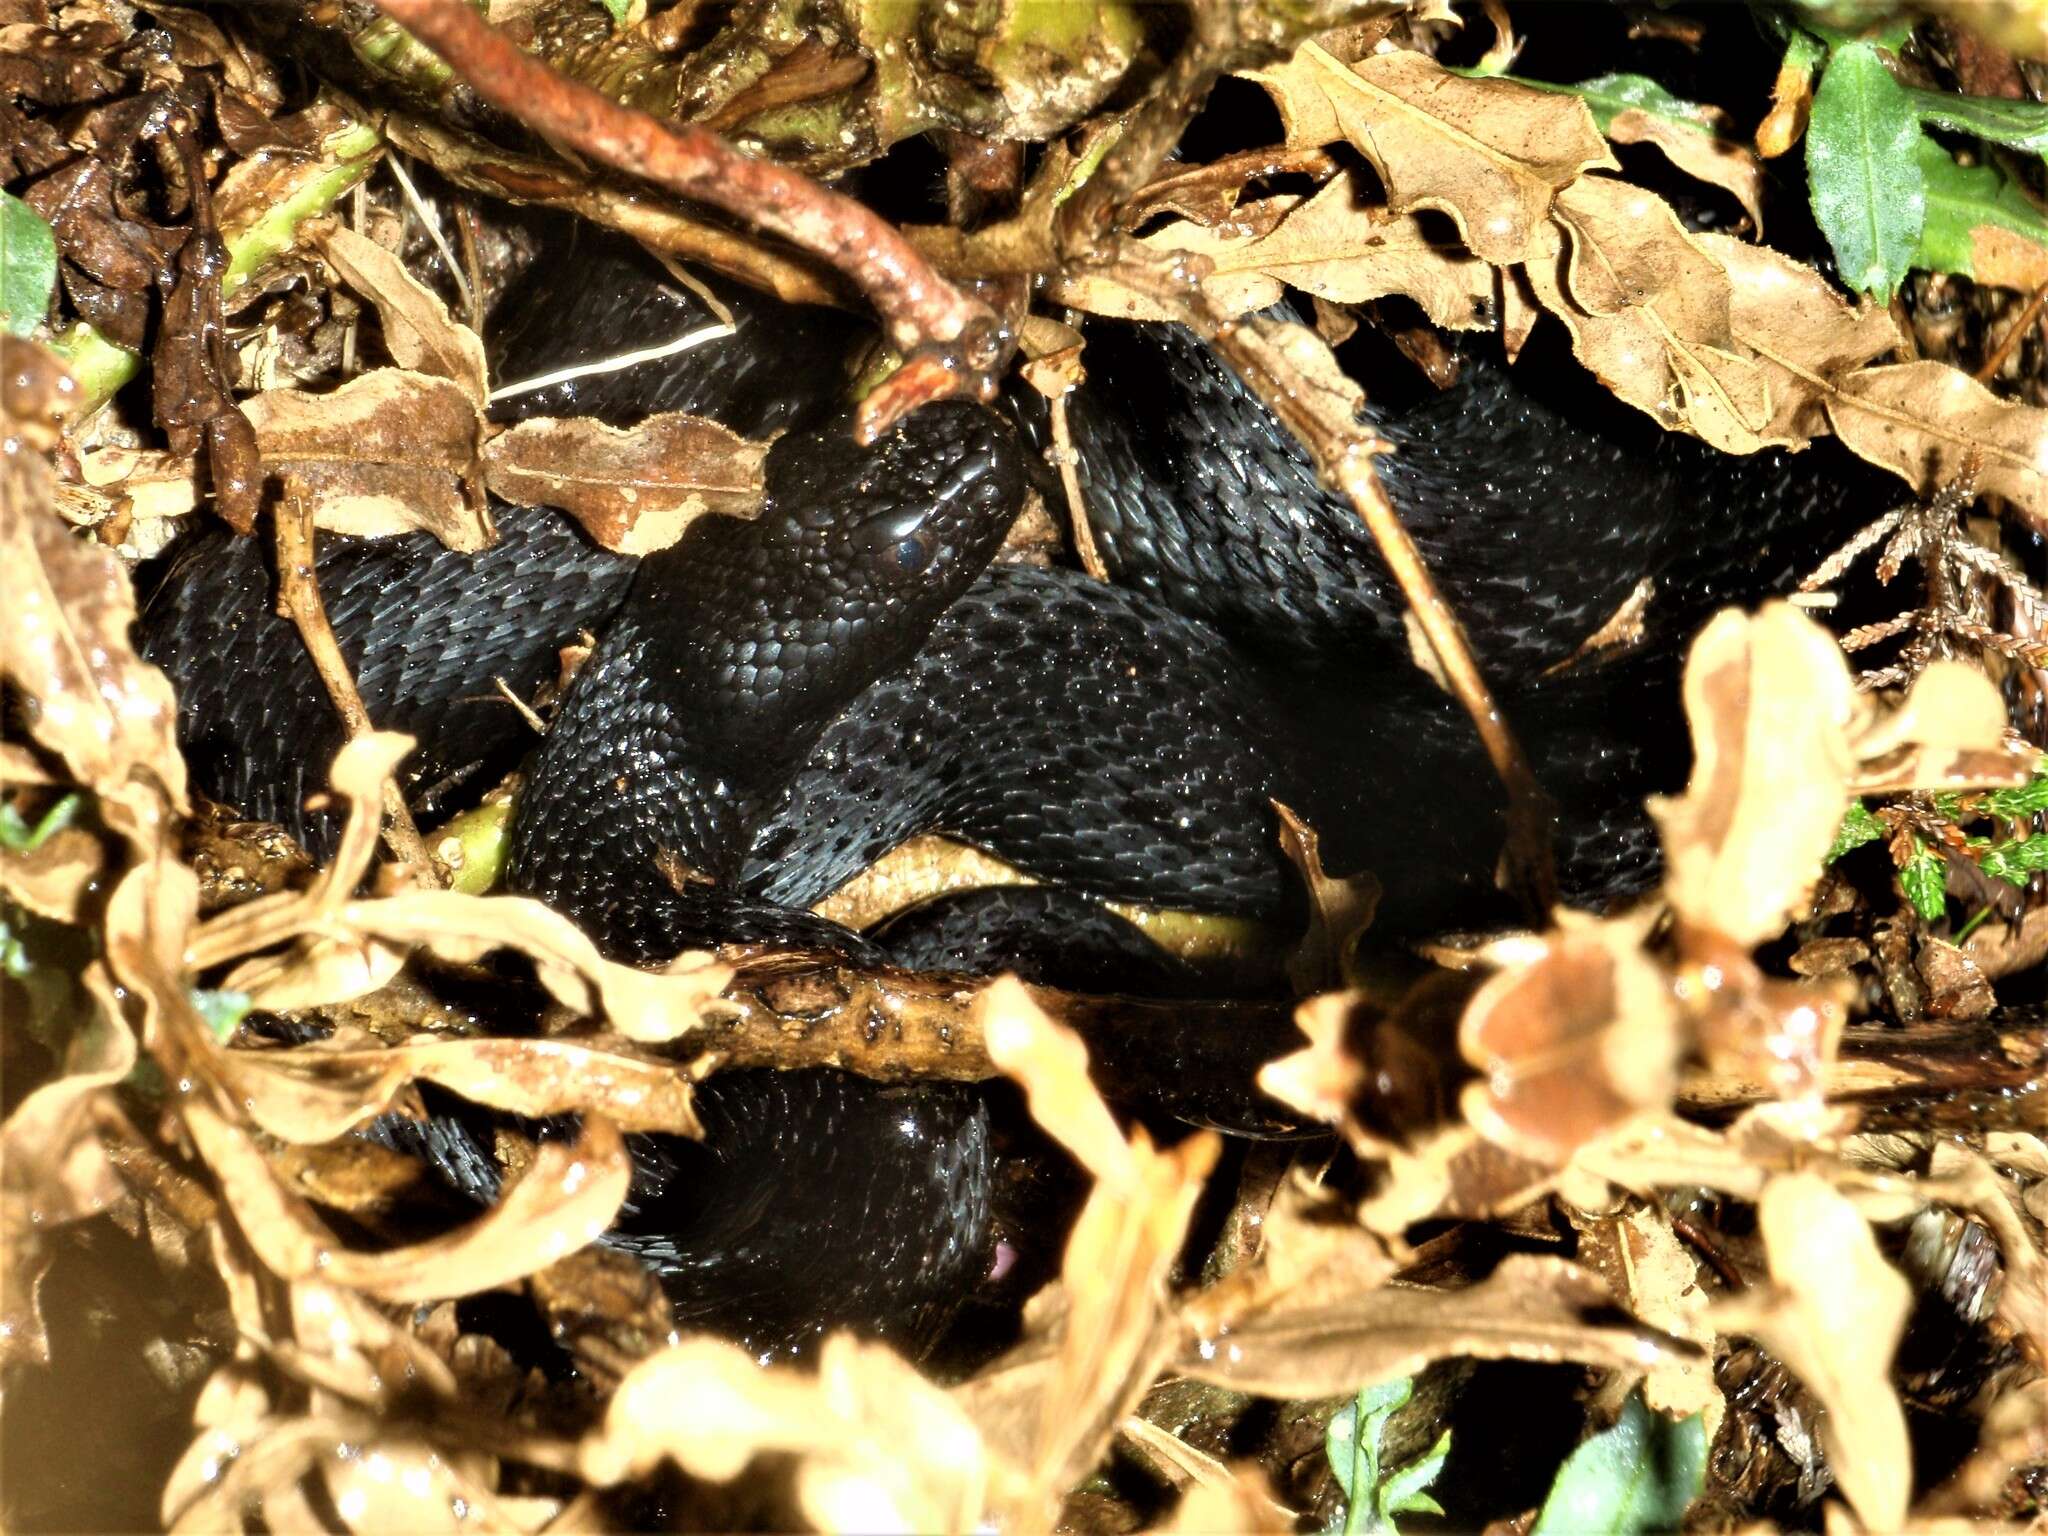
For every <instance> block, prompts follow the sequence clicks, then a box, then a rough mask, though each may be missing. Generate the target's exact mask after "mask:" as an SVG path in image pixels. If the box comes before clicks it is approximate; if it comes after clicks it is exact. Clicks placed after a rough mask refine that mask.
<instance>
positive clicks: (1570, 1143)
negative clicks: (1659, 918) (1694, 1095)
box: [1458, 913, 1682, 1163]
mask: <svg viewBox="0 0 2048 1536" xmlns="http://www.w3.org/2000/svg"><path fill="white" fill-rule="evenodd" d="M1644 936H1645V928H1644V926H1643V925H1642V924H1641V923H1637V922H1630V921H1628V920H1626V919H1617V920H1615V921H1612V922H1600V921H1595V920H1587V919H1583V918H1575V917H1574V915H1573V914H1571V913H1563V914H1560V926H1559V928H1558V929H1557V931H1556V932H1554V933H1552V934H1550V935H1547V936H1546V937H1544V938H1541V939H1529V940H1510V941H1508V942H1507V943H1506V944H1504V945H1503V946H1501V954H1500V958H1501V959H1502V960H1504V961H1508V962H1509V963H1507V964H1505V965H1504V966H1503V968H1502V970H1501V971H1500V972H1499V973H1498V974H1497V975H1495V976H1493V977H1491V978H1489V979H1488V980H1487V982H1486V984H1485V985H1484V986H1482V987H1481V988H1480V989H1479V991H1478V993H1477V994H1476V995H1475V996H1474V997H1473V999H1472V1001H1471V1004H1470V1005H1469V1006H1468V1007H1467V1008H1466V1010H1465V1017H1464V1021H1463V1023H1462V1024H1461V1025H1460V1027H1459V1034H1458V1043H1459V1048H1460V1049H1461V1050H1462V1051H1463V1052H1464V1055H1465V1059H1466V1060H1467V1061H1469V1062H1471V1063H1472V1065H1473V1066H1475V1067H1477V1068H1478V1069H1479V1071H1480V1074H1481V1076H1480V1080H1479V1081H1477V1082H1474V1083H1470V1084H1467V1085H1466V1088H1465V1091H1464V1095H1463V1097H1462V1099H1461V1100H1460V1107H1461V1108H1462V1109H1463V1111H1464V1114H1465V1118H1466V1119H1467V1120H1468V1121H1469V1122H1470V1123H1471V1124H1472V1125H1473V1126H1474V1127H1475V1128H1476V1129H1477V1130H1478V1131H1479V1133H1480V1134H1481V1135H1483V1136H1485V1137H1486V1138H1487V1139H1488V1140H1489V1141H1493V1142H1496V1143H1498V1144H1499V1145H1501V1146H1503V1147H1506V1148H1507V1149H1508V1150H1509V1151H1511V1152H1515V1153H1518V1154H1520V1155H1521V1156H1524V1157H1529V1158H1533V1159H1537V1160H1539V1161H1546V1162H1551V1163H1561V1162H1563V1161H1564V1160H1565V1159H1566V1158H1567V1157H1569V1156H1570V1155H1571V1153H1572V1152H1573V1150H1574V1149H1575V1148H1577V1147H1578V1146H1580V1145H1581V1144H1582V1143H1584V1142H1587V1141H1590V1140H1592V1139H1593V1138H1594V1137H1595V1136H1597V1135H1599V1134H1601V1133H1603V1132H1605V1131H1608V1130H1611V1129H1612V1128H1613V1127H1615V1126H1617V1125H1619V1124H1621V1123H1622V1122H1623V1121H1624V1120H1627V1119H1628V1118H1629V1117H1631V1116H1633V1115H1637V1114H1641V1113H1644V1112H1646V1111H1656V1110H1662V1109H1665V1108H1668V1107H1669V1106H1670V1103H1671V1100H1672V1096H1673V1095H1674V1093H1675V1092H1676V1091H1677V1087H1678V1060H1679V1054H1680V1048H1681V1039H1682V1037H1681V1034H1680V1030H1679V1013H1678V1003H1677V999H1676V998H1675V997H1674V995H1673V991H1672V986H1671V981H1670V978H1669V976H1668V975H1667V974H1666V972H1665V970H1664V968H1663V967H1662V966H1661V965H1659V964H1658V963H1657V962H1656V961H1654V960H1652V959H1651V958H1650V957H1649V956H1648V955H1647V954H1645V953H1644V952H1643V948H1642V941H1643V938H1644Z"/></svg>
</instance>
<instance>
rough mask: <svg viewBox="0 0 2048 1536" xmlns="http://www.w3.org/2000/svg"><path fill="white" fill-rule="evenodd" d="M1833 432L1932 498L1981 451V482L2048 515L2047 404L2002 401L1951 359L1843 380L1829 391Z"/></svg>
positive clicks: (2037, 516)
mask: <svg viewBox="0 0 2048 1536" xmlns="http://www.w3.org/2000/svg"><path fill="white" fill-rule="evenodd" d="M1828 420H1829V421H1830V422H1831V423H1832V424H1833V426H1834V429H1835V435H1836V436H1837V437H1839V438H1841V440H1842V441H1843V442H1844V443H1845V444H1847V445H1848V447H1849V448H1850V450H1851V451H1853V452H1854V453H1855V454H1857V456H1858V457H1860V458H1865V459H1868V460H1869V461H1870V462H1871V463H1873V464H1877V465H1881V466H1882V467H1884V468H1885V469H1888V470H1890V471H1891V472H1892V473H1893V474H1895V475H1897V476H1898V477H1899V478H1900V479H1902V480H1904V481H1905V482H1906V483H1907V484H1908V485H1910V486H1912V487H1913V488H1914V489H1915V490H1917V491H1918V492H1919V493H1920V494H1921V495H1922V496H1932V495H1933V494H1934V492H1935V491H1936V490H1937V489H1938V488H1939V487H1940V486H1941V485H1942V484H1943V483H1944V482H1946V481H1949V480H1952V479H1954V478H1955V477H1956V475H1957V473H1958V472H1959V471H1960V469H1961V467H1962V465H1963V461H1964V460H1965V458H1967V457H1968V456H1969V455H1970V454H1971V453H1975V454H1976V455H1977V461H1978V470H1977V487H1978V489H1979V490H1981V491H1987V492H1990V493H1992V494H1994V495H1998V496H2003V497H2005V498H2007V499H2008V500H2010V501H2012V502H2014V503H2016V504H2017V505H2018V506H2020V507H2021V508H2022V509H2024V510H2025V511H2026V513H2027V514H2028V515H2029V516H2030V517H2031V518H2033V519H2034V521H2035V523H2036V524H2037V525H2038V524H2040V523H2042V522H2043V521H2044V520H2048V410H2042V409H2041V408H2039V407H2037V406H2030V405H2020V404H2017V403H2015V402H2013V401H2008V400H2001V399H1999V398H1998V397H1997V396H1996V395H1994V394H1992V393H1991V391H1990V390H1988V389H1986V388H1985V387H1984V386H1983V385H1982V384H1979V383H1978V382H1977V381H1976V380H1975V379H1972V378H1971V377H1970V376H1969V375H1968V374H1966V373H1963V372H1961V371H1959V370H1957V369H1955V368H1951V367H1949V366H1948V365H1947V364H1946V363H1929V362H1920V363H1893V364H1891V365H1889V366H1887V367H1880V368H1866V369H1864V370H1862V371H1861V372H1859V373H1852V374H1849V375H1848V376H1847V377H1846V378H1843V379H1842V380H1841V381H1840V382H1839V383H1838V384H1837V386H1836V388H1835V389H1834V391H1833V392H1832V393H1831V394H1830V395H1829V397H1828Z"/></svg>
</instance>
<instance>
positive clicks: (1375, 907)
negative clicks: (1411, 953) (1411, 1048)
mask: <svg viewBox="0 0 2048 1536" xmlns="http://www.w3.org/2000/svg"><path fill="white" fill-rule="evenodd" d="M1273 809H1274V810H1275V811H1276V812H1277V813H1278V814H1279V817H1280V851H1281V852H1282V853H1284V854H1286V855H1287V862H1288V863H1290V864H1292V865H1293V866H1294V869H1295V873H1296V874H1298V875H1300V876H1301V881H1302V884H1303V885H1304V886H1306V887H1307V888H1308V931H1307V932H1306V933H1304V934H1303V935H1302V937H1301V942H1300V943H1299V944H1297V945H1296V946H1295V949H1294V953H1293V954H1292V955H1290V956H1289V957H1288V960H1287V979H1288V981H1289V982H1291V983H1292V984H1293V987H1294V991H1295V995H1296V996H1301V995H1302V994H1304V993H1309V992H1314V991H1316V990H1318V989H1319V988H1322V987H1327V986H1337V985H1341V984H1342V983H1343V982H1344V981H1345V980H1347V979H1348V976H1347V973H1348V971H1349V970H1350V965H1351V955H1352V951H1353V950H1354V949H1355V948H1356V947H1357V944H1358V941H1359V940H1360V939H1361V938H1362V937H1364V935H1365V931H1366V930H1367V929H1368V928H1370V927H1371V926H1372V920H1373V917H1374V916H1375V915H1376V914H1377V913H1378V911H1379V907H1380V882H1379V879H1378V877H1377V876H1375V875H1373V874H1372V873H1371V872H1370V871H1367V872H1366V873H1364V874H1362V875H1357V876H1353V877H1350V878H1343V879H1340V878H1338V877H1336V876H1333V875H1330V874H1328V873H1326V872H1325V871H1324V869H1323V852H1322V840H1321V839H1320V838H1319V837H1318V836H1317V835H1316V831H1315V828H1313V827H1311V826H1310V825H1309V824H1308V823H1307V822H1305V821H1303V820H1302V819H1301V818H1300V817H1299V816H1297V815H1295V814H1294V812H1293V811H1292V810H1290V809H1289V808H1288V807H1287V806H1284V805H1282V804H1281V803H1280V802H1279V801H1277V800H1275V801H1274V802H1273Z"/></svg>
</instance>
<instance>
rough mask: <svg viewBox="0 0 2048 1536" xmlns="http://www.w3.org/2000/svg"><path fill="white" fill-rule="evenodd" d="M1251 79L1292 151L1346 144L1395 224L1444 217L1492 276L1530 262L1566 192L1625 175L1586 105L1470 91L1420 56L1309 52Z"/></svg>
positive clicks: (1546, 96)
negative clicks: (1377, 184) (1373, 174)
mask: <svg viewBox="0 0 2048 1536" xmlns="http://www.w3.org/2000/svg"><path fill="white" fill-rule="evenodd" d="M1252 78H1253V79H1255V80H1257V81H1258V82H1259V83H1260V84H1261V85H1263V86H1265V87H1266V89H1267V90H1268V91H1269V92H1270V93H1271V94H1272V96H1273V99H1274V102H1275V104H1276V105H1277V106H1278V107H1279V109H1280V115H1281V117H1282V119H1283V120H1284V121H1285V122H1286V125H1287V142H1288V143H1290V144H1304V145H1316V144H1333V143H1336V142H1338V141H1339V140H1348V141H1349V142H1350V143H1351V144H1352V145H1353V146H1354V147H1355V148H1356V149H1357V150H1358V151H1359V152H1360V153H1361V154H1363V155H1364V156H1365V157H1366V158H1367V159H1369V160H1371V161H1372V163H1373V166H1374V168H1375V169H1376V170H1378V172H1379V173H1380V179H1381V181H1382V182H1383V183H1385V185H1386V188H1387V205H1388V208H1389V210H1390V211H1391V212H1393V213H1395V214H1404V213H1407V212H1409V211H1410V210H1412V209H1415V208H1440V209H1443V210H1444V211H1446V212H1448V213H1449V214H1450V215H1451V217H1452V218H1453V219H1455V220H1456V221H1457V224H1458V228H1459V232H1460V233H1461V234H1462V235H1463V236H1464V238H1465V243H1466V245H1467V246H1468V247H1470V249H1471V251H1472V253H1473V254H1474V255H1475V256H1477V257H1479V258H1480V259H1481V260H1482V261H1487V262H1491V263H1492V264H1493V265H1495V266H1506V265H1510V264H1512V263H1515V262H1519V261H1523V260H1526V259H1527V257H1528V254H1529V250H1530V241H1531V238H1532V236H1533V235H1534V233H1535V231H1536V230H1537V229H1538V228H1539V227H1540V226H1541V225H1542V223H1543V221H1544V220H1545V218H1547V217H1548V215H1549V213H1550V206H1551V201H1552V199H1553V198H1554V197H1555V196H1556V195H1557V193H1558V191H1559V190H1560V189H1561V188H1563V187H1566V186H1568V185H1570V184H1571V183H1572V182H1573V181H1574V180H1576V179H1577V178H1578V176H1579V175H1580V173H1581V172H1583V171H1585V170H1588V169H1590V168H1592V167H1596V166H1597V167H1601V168H1604V169H1607V170H1613V169H1615V168H1616V167H1615V162H1614V158H1613V156H1612V155H1610V154H1609V153H1608V149H1607V141H1606V140H1605V139H1603V138H1602V137H1601V136H1600V130H1599V129H1598V128H1597V127H1595V126H1594V123H1593V115H1592V113H1591V112H1590V111H1589V110H1587V107H1586V104H1585V103H1584V102H1583V101H1580V100H1579V99H1578V98H1577V97H1575V96H1563V95H1554V94H1550V93H1547V92H1543V91H1536V90H1531V89H1530V88H1529V87H1527V86H1523V85H1517V84H1515V83H1514V82H1512V81H1508V80H1468V79H1464V78H1462V77H1460V76H1458V75H1454V74H1451V73H1450V72H1449V71H1447V70H1445V69H1444V68H1443V67H1442V66H1441V65H1439V64H1438V63H1436V61H1435V60H1433V59H1430V58H1427V57H1425V56H1424V55H1422V54H1419V53H1413V52H1408V51H1395V52H1390V53H1383V54H1377V55H1374V56H1373V57H1371V58H1366V59H1361V60H1360V61H1359V62H1358V63H1356V64H1354V65H1349V66H1346V65H1345V64H1343V63H1340V62H1339V61H1338V60H1337V59H1336V58H1334V57H1332V56H1331V55H1330V54H1329V53H1327V52H1326V51H1325V50H1324V49H1322V48H1321V47H1320V46H1318V45H1317V44H1315V43H1309V44H1306V45H1304V46H1303V48H1302V49H1301V51H1300V52H1299V53H1297V54H1296V55H1295V56H1294V57H1293V58H1292V59H1290V60H1289V61H1287V62H1286V63H1284V64H1278V65H1275V66H1273V67H1272V68H1270V69H1265V70H1260V71H1257V72H1255V73H1254V74H1253V75H1252Z"/></svg>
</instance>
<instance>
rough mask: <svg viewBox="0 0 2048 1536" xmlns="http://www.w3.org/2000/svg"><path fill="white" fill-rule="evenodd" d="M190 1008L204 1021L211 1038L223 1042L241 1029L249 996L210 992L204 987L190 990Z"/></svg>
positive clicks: (247, 1007) (242, 993) (247, 1009)
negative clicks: (211, 1035)
mask: <svg viewBox="0 0 2048 1536" xmlns="http://www.w3.org/2000/svg"><path fill="white" fill-rule="evenodd" d="M192 1006H193V1007H194V1008H195V1009H197V1010H198V1012H199V1017H200V1018H201V1019H203V1020H205V1021H206V1027H207V1028H208V1029H210V1030H211V1031H213V1038H214V1039H216V1040H221V1041H225V1040H226V1039H227V1038H228V1036H230V1035H232V1034H233V1033H234V1032H235V1031H236V1030H237V1029H239V1028H240V1027H241V1023H242V1020H243V1019H245V1018H247V1017H248V1016H249V994H248V993H246V992H210V991H208V990H207V989H206V988H205V987H194V988H193V989H192Z"/></svg>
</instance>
